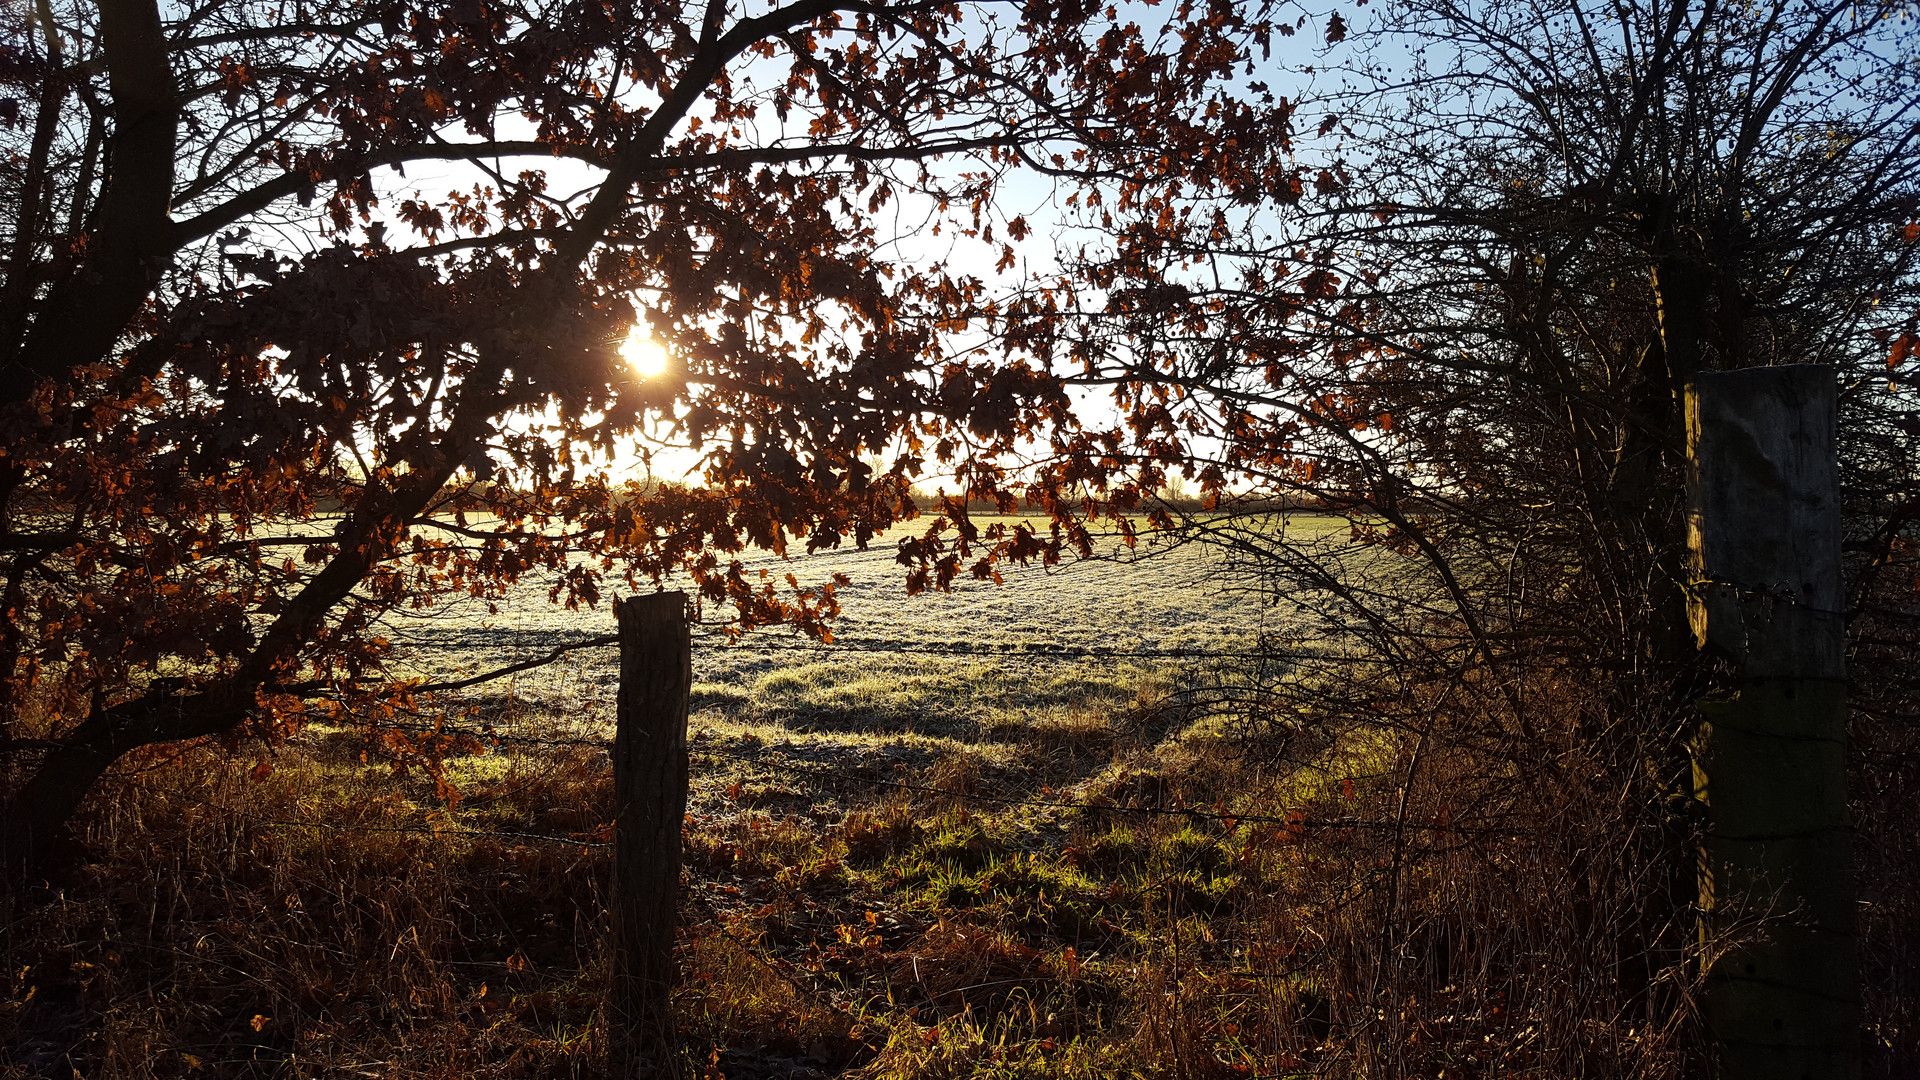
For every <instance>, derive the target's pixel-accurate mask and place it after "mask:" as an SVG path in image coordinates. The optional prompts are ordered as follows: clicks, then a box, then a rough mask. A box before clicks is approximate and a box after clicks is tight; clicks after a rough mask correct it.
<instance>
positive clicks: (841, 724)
mask: <svg viewBox="0 0 1920 1080" xmlns="http://www.w3.org/2000/svg"><path fill="white" fill-rule="evenodd" d="M1296 527H1297V525H1296ZM1120 550H1121V549H1120V548H1119V547H1118V545H1117V544H1116V545H1114V546H1113V548H1112V551H1113V552H1115V553H1118V552H1119V551H1120ZM894 554H895V546H894V540H893V538H892V537H888V536H883V537H879V538H877V539H876V540H875V541H874V543H873V545H872V546H871V547H870V548H869V549H868V550H866V551H856V550H853V549H852V548H851V547H848V548H844V549H840V550H836V551H829V552H822V553H819V554H815V555H799V556H796V557H794V558H792V559H790V560H780V559H777V558H772V557H762V558H761V559H760V560H759V561H758V562H757V563H756V564H755V565H757V566H765V567H767V568H768V569H770V570H771V571H772V572H773V574H774V576H775V579H776V580H778V579H779V578H780V577H783V576H784V575H785V574H786V573H787V572H792V573H793V574H795V575H796V576H797V577H798V578H799V579H800V581H801V582H802V584H815V583H819V582H823V581H826V580H829V579H830V577H831V576H832V575H833V574H834V573H836V572H837V573H841V574H845V575H846V576H847V577H848V578H849V579H850V581H851V584H850V585H847V586H843V587H842V588H841V589H840V590H839V597H840V603H841V615H840V617H839V618H838V619H837V620H836V621H835V623H834V624H833V634H834V642H833V644H831V645H823V644H819V643H816V642H813V641H812V640H810V639H807V638H804V637H801V636H798V635H796V634H794V633H792V632H790V631H785V630H779V629H772V630H761V631H756V632H753V633H750V634H748V635H746V636H744V637H743V638H741V639H740V640H739V641H738V642H734V643H729V642H728V641H727V640H726V638H725V637H724V636H723V635H720V634H718V633H715V632H711V631H706V630H702V629H699V628H696V632H695V639H694V647H693V668H694V687H693V697H692V708H691V716H690V723H689V728H690V731H691V733H692V740H691V741H692V748H693V751H694V755H695V761H694V766H695V773H696V779H695V802H696V804H699V803H702V802H707V801H711V795H712V792H713V791H714V790H717V789H718V788H719V787H721V786H725V785H726V784H730V783H733V782H734V781H742V780H745V781H749V782H751V781H754V780H756V779H757V780H759V781H762V782H764V783H765V784H767V785H768V788H769V790H770V791H771V792H772V793H778V792H785V793H787V794H788V795H790V796H791V797H792V798H793V799H794V801H795V803H798V804H800V805H808V804H811V806H812V808H813V809H816V810H818V809H823V808H824V807H823V805H822V800H824V801H825V802H832V801H834V799H833V796H832V795H831V794H830V793H828V792H826V791H822V790H818V789H815V790H813V791H812V792H811V793H810V794H803V793H802V792H801V791H800V790H797V789H796V788H794V787H792V786H791V785H790V784H787V783H783V782H781V781H780V780H779V779H778V776H777V774H778V773H779V772H780V768H781V766H782V765H783V764H784V765H787V766H793V765H799V764H809V763H810V764H814V765H830V766H859V767H861V768H862V770H863V771H865V770H866V769H867V768H868V767H871V766H875V765H882V764H883V762H884V763H886V764H889V765H891V766H897V767H902V768H904V767H909V766H912V767H917V766H921V765H925V764H927V763H929V762H932V761H936V760H939V759H941V758H943V757H948V756H951V755H953V754H956V753H959V754H963V755H965V754H974V755H980V754H983V753H984V755H985V759H986V760H989V761H991V760H992V759H994V758H998V757H1007V756H1009V755H1016V756H1017V755H1018V754H1019V753H1020V751H1019V749H1018V746H1019V745H1020V742H1021V739H1020V736H1021V735H1022V733H1029V734H1030V733H1032V732H1033V731H1034V730H1035V729H1045V728H1047V727H1049V726H1056V725H1065V726H1074V725H1083V724H1086V723H1095V724H1101V725H1104V724H1106V723H1107V722H1108V718H1109V717H1111V716H1114V715H1117V714H1120V713H1122V712H1125V711H1126V710H1127V709H1128V708H1129V707H1130V706H1131V705H1133V704H1134V703H1136V702H1139V701H1142V700H1151V699H1153V698H1154V697H1156V696H1161V695H1164V693H1165V692H1166V690H1167V689H1168V688H1169V687H1171V686H1174V685H1177V684H1178V683H1179V682H1180V680H1181V679H1182V677H1183V672H1184V671H1187V670H1191V669H1192V668H1193V667H1194V666H1195V665H1198V664H1203V663H1205V662H1206V659H1207V658H1208V657H1211V656H1215V655H1219V654H1222V653H1229V654H1230V653H1234V652H1238V651H1244V650H1246V649H1248V648H1250V647H1252V646H1253V645H1254V644H1255V643H1256V642H1257V641H1258V640H1259V639H1260V637H1261V636H1262V635H1263V634H1271V633H1275V632H1285V631H1287V630H1289V629H1292V628H1293V623H1294V622H1295V621H1296V620H1297V619H1298V618H1299V616H1298V615H1297V613H1296V612H1294V611H1293V610H1291V609H1289V608H1286V607H1276V606H1274V605H1273V604H1271V603H1270V602H1269V601H1268V600H1267V599H1265V598H1263V597H1262V596H1261V595H1260V594H1259V592H1258V590H1256V589H1253V588H1250V587H1249V585H1250V583H1249V582H1246V581H1240V580H1235V579H1233V578H1231V577H1230V576H1229V575H1227V574H1225V573H1223V572H1222V565H1221V560H1220V557H1219V555H1218V554H1217V553H1215V552H1213V551H1211V550H1209V549H1206V548H1203V547H1200V546H1192V545H1190V546H1185V547H1179V548H1174V549H1171V550H1153V549H1151V548H1150V547H1149V546H1148V545H1146V544H1142V546H1141V548H1140V549H1139V551H1137V552H1136V553H1133V554H1131V555H1118V554H1115V555H1113V556H1111V557H1107V558H1100V559H1094V560H1084V561H1069V562H1066V563H1064V564H1062V565H1060V566H1056V567H1052V568H1042V567H1040V566H1037V565H1034V566H1027V567H1020V566H1006V567H1003V570H1002V573H1003V577H1004V579H1005V580H1004V583H1002V584H996V583H994V582H991V581H985V582H982V581H974V580H971V579H968V580H965V581H957V582H956V583H955V585H954V590H953V591H952V592H951V593H938V592H932V591H928V592H923V593H921V594H919V595H917V596H908V595H907V592H906V587H905V583H904V576H905V570H904V568H903V567H901V566H900V565H899V564H898V563H896V562H895V561H894ZM513 600H514V602H512V603H510V604H508V603H503V604H501V605H499V610H498V612H497V613H492V614H490V613H488V612H487V610H486V608H485V607H484V605H479V604H473V605H455V606H453V607H450V608H444V609H441V610H438V611H434V612H430V613H428V614H426V615H425V616H418V617H407V618H402V619H400V620H398V621H397V622H396V623H395V625H393V626H392V628H391V638H392V640H393V641H394V643H395V645H396V647H397V648H398V649H399V650H400V652H401V655H402V658H403V664H404V666H403V668H402V670H411V671H412V672H413V673H415V674H417V675H419V676H421V677H424V678H426V679H429V680H452V679H459V678H464V677H468V676H471V675H473V674H477V673H480V672H484V671H488V670H492V669H496V668H499V667H502V666H505V665H509V664H513V663H516V662H520V661H523V660H527V659H532V658H534V657H537V656H540V655H542V654H544V653H546V652H548V651H550V650H552V649H555V648H558V647H561V646H564V645H566V644H567V643H569V642H576V641H585V640H587V639H590V638H593V637H596V636H599V635H604V634H607V633H610V632H611V631H612V630H613V626H614V620H613V614H612V611H611V605H610V604H609V603H607V602H605V601H603V602H602V604H601V606H600V607H599V608H597V609H585V608H583V609H581V610H578V611H568V610H566V609H564V608H563V607H560V606H558V605H555V604H552V603H550V602H549V601H548V600H547V596H546V586H545V584H543V583H542V582H540V581H537V580H528V581H524V582H522V585H521V588H520V589H519V590H518V591H517V592H516V593H515V595H514V598H513ZM716 614H717V613H715V612H707V613H705V617H706V618H707V619H709V620H711V619H713V618H715V616H716ZM1142 654H1148V655H1142ZM1169 654H1172V655H1169ZM618 682H619V656H618V650H617V649H616V648H614V647H611V646H600V647H591V648H583V649H580V650H579V651H577V652H572V653H569V654H567V656H566V657H565V658H564V659H562V660H560V661H558V662H556V663H553V664H549V665H547V666H545V667H542V668H537V669H534V670H532V671H528V672H523V673H520V674H518V675H515V676H512V677H510V678H503V679H499V680H496V681H493V682H490V683H485V684H481V685H479V686H475V687H473V688H472V689H470V690H467V691H464V692H463V693H462V695H461V696H460V697H459V698H458V699H456V700H455V702H454V704H455V705H456V706H459V707H464V706H466V705H477V706H479V707H480V710H481V714H482V715H483V716H484V717H485V719H486V721H487V722H488V723H489V724H491V725H492V726H493V728H494V730H496V731H499V732H502V733H505V734H521V735H537V736H539V737H542V738H551V737H555V736H577V737H583V738H589V739H609V738H611V737H612V734H613V720H614V711H615V710H614V703H615V695H616V690H617V687H618ZM455 711H456V712H457V711H459V709H456V710H455ZM743 747H744V748H747V749H749V750H751V751H752V756H753V757H754V758H755V759H756V761H755V762H752V763H748V762H742V761H740V760H738V759H739V757H740V753H741V751H742V748H743ZM713 754H719V755H721V757H723V758H732V759H734V760H733V762H732V764H731V765H729V764H728V762H726V761H723V760H720V758H716V757H714V756H712V755H713ZM881 771H882V772H888V771H890V770H889V769H887V768H884V767H883V768H882V770H881ZM789 772H790V770H789ZM703 793H704V794H705V796H706V797H704V798H703ZM775 801H780V800H777V799H776V800H775ZM790 805H791V804H790ZM800 805H793V806H792V808H794V809H799V808H800Z"/></svg>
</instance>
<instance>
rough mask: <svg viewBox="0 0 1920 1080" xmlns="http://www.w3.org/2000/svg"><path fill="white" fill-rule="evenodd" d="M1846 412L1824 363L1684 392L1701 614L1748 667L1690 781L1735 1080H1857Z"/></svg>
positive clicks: (1712, 715) (1713, 707) (1724, 1061)
mask: <svg viewBox="0 0 1920 1080" xmlns="http://www.w3.org/2000/svg"><path fill="white" fill-rule="evenodd" d="M1836 396H1837V395H1836V386H1835V375H1834V371H1833V369H1832V368H1830V367H1827V366H1825V365H1813V364H1809V365H1798V366H1787V367H1771V368H1749V369H1745V370H1741V371H1725V372H1717V373H1710V374H1701V375H1698V376H1696V377H1695V379H1694V380H1693V381H1692V382H1691V383H1690V384H1689V385H1688V387H1687V394H1686V414H1687V472H1688V476H1687V481H1688V490H1689V494H1690V496H1691V509H1690V514H1689V526H1688V534H1689V543H1690V546H1691V548H1692V554H1693V560H1694V565H1693V571H1694V578H1695V580H1694V582H1693V588H1692V590H1691V601H1692V603H1691V610H1690V615H1691V620H1692V623H1693V628H1694V635H1695V637H1696V639H1697V640H1698V641H1699V643H1700V645H1701V646H1702V647H1703V648H1708V649H1712V650H1713V651H1715V652H1717V653H1718V654H1720V655H1722V656H1724V657H1726V658H1728V659H1729V660H1731V661H1733V663H1734V664H1735V665H1736V666H1737V671H1738V674H1737V675H1736V677H1735V689H1734V691H1733V693H1731V694H1730V695H1726V696H1723V697H1720V698H1718V699H1717V700H1711V701H1706V702H1702V703H1701V706H1700V713H1701V719H1702V723H1701V725H1700V731H1699V735H1698V738H1697V741H1696V744H1695V773H1694V785H1695V792H1696V796H1697V797H1698V798H1700V799H1701V800H1703V801H1704V802H1705V803H1706V811H1707V837H1706V849H1705V850H1704V851H1703V852H1702V861H1701V894H1700V904H1701V910H1702V925H1701V941H1702V944H1703V946H1705V947H1706V948H1707V950H1708V952H1707V955H1706V957H1705V960H1706V963H1707V964H1708V968H1707V1000H1706V1003H1705V1004H1706V1009H1705V1012H1706V1021H1707V1026H1708V1028H1709V1030H1710V1032H1711V1034H1712V1037H1713V1041H1714V1042H1715V1044H1716V1053H1717V1055H1718V1061H1719V1073H1720V1075H1723V1076H1725V1077H1728V1078H1729V1080H1772V1078H1776V1077H1777V1078H1780V1080H1852V1078H1855V1077H1858V1075H1859V1071H1860V1062H1859V1040H1860V1028H1859V983H1858V971H1857V967H1856V963H1857V961H1856V958H1855V944H1854V936H1853V903H1854V899H1853V880H1852V873H1853V857H1852V856H1853V852H1852V834H1851V832H1850V830H1849V827H1848V824H1847V798H1846V718H1847V714H1846V670H1845V662H1844V650H1845V645H1846V626H1845V618H1844V615H1843V610H1842V609H1843V606H1844V599H1843V596H1842V592H1841V578H1840V505H1839V467H1838V463H1837V461H1836V457H1835V449H1834V430H1835V412H1836Z"/></svg>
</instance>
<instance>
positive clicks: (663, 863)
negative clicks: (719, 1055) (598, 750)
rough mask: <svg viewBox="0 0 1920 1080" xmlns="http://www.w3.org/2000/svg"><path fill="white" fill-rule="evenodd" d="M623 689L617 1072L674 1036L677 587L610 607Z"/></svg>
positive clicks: (686, 654)
mask: <svg viewBox="0 0 1920 1080" xmlns="http://www.w3.org/2000/svg"><path fill="white" fill-rule="evenodd" d="M614 615H615V618H616V619H617V620H618V621H619V624H620V696H619V707H618V711H617V713H616V724H617V726H616V727H615V729H614V736H613V798H614V815H615V816H614V839H613V920H612V921H613V984H612V987H611V993H610V994H609V995H608V1000H607V1021H608V1035H609V1041H610V1044H611V1050H612V1065H613V1075H614V1077H616V1078H617V1080H628V1078H629V1077H632V1076H634V1075H636V1074H637V1073H641V1072H645V1071H646V1067H647V1066H648V1065H653V1066H655V1067H657V1066H659V1065H661V1064H663V1062H662V1057H663V1055H664V1054H665V1052H666V1051H667V1048H668V1042H669V1036H670V1035H671V1034H672V1032H671V1027H670V1023H671V1022H670V1019H669V1016H668V1012H667V1002H668V994H669V993H670V992H671V990H672V989H673V981H674V971H673V935H674V919H675V908H676V906H677V904H678V903H679V899H680V828H681V824H682V822H683V821H684V820H685V819H686V814H687V697H688V694H689V692H690V691H691V690H692V688H693V639H692V635H691V633H690V631H689V629H688V625H687V597H686V594H685V593H681V592H663V593H654V594H652V595H650V596H634V597H629V598H627V599H625V600H621V601H619V602H618V603H616V604H615V605H614Z"/></svg>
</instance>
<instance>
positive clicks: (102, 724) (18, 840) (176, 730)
mask: <svg viewBox="0 0 1920 1080" xmlns="http://www.w3.org/2000/svg"><path fill="white" fill-rule="evenodd" d="M245 718H246V710H244V709H238V708H234V707H232V706H231V705H223V704H222V703H220V701H218V700H217V699H214V698H210V697H207V696H198V697H189V698H178V697H173V696H171V695H162V694H147V695H145V696H143V697H139V698H136V699H134V700H132V701H128V702H123V703H121V704H119V705H116V706H114V707H112V708H110V709H106V710H103V711H102V712H100V713H97V714H95V715H94V716H91V717H89V718H88V719H87V720H86V721H85V722H84V723H82V724H81V725H80V726H79V727H78V728H76V729H75V730H74V732H73V734H72V735H70V736H69V737H67V738H66V739H65V740H64V741H62V742H61V744H60V745H59V746H57V747H55V748H54V749H52V750H51V751H49V752H48V753H47V756H46V759H45V760H43V761H42V762H41V763H40V766H39V768H37V769H35V770H34V773H33V777H32V779H30V780H28V781H27V782H26V783H25V784H23V785H21V787H20V789H19V790H18V791H15V792H14V793H13V795H12V797H10V798H8V799H7V800H6V802H5V803H4V804H0V889H6V890H14V889H19V888H21V887H22V886H25V885H28V884H31V883H32V881H33V880H34V878H35V877H36V876H38V875H39V874H40V873H41V871H42V870H44V869H45V867H46V865H47V860H48V856H49V855H50V854H51V853H52V852H53V849H54V845H55V844H56V843H57V842H58V840H59V836H60V830H61V829H62V828H63V827H64V826H65V825H66V823H67V821H68V820H69V819H71V818H72V817H73V814H74V811H76V810H78V809H79V808H80V801H81V800H82V799H84V798H86V795H87V792H89V791H92V790H93V785H94V784H95V783H97V782H98V781H99V779H100V777H101V775H102V774H104V773H105V772H106V771H107V769H109V768H110V767H112V765H113V763H114V762H116V761H118V760H120V757H121V755H123V754H125V753H127V752H128V751H129V750H133V749H135V748H136V747H141V746H146V745H148V744H149V743H157V742H173V741H178V740H181V739H195V738H200V737H202V736H206V735H215V734H218V733H220V732H223V731H226V730H228V729H230V728H232V727H233V726H234V725H236V724H238V723H240V721H242V720H244V719H245Z"/></svg>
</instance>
